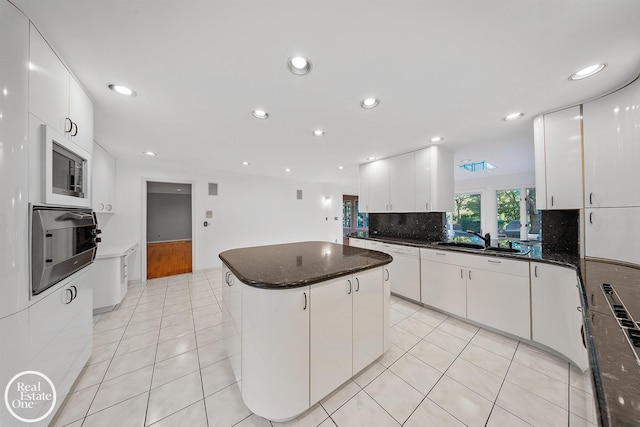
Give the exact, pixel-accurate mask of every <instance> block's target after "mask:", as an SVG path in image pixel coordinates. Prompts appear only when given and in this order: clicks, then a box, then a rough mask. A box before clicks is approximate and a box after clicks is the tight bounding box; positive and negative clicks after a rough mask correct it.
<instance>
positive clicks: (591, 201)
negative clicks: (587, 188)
mask: <svg viewBox="0 0 640 427" xmlns="http://www.w3.org/2000/svg"><path fill="white" fill-rule="evenodd" d="M589 204H590V205H592V204H593V193H589Z"/></svg>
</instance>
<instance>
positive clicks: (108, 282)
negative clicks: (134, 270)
mask: <svg viewBox="0 0 640 427" xmlns="http://www.w3.org/2000/svg"><path fill="white" fill-rule="evenodd" d="M137 247H138V244H137V243H136V244H134V245H123V246H120V247H116V248H111V249H110V248H109V247H105V246H103V244H100V245H98V253H97V255H96V260H95V261H94V263H93V309H94V310H95V311H96V312H104V311H108V310H111V309H113V307H114V306H115V305H116V304H120V302H121V301H122V299H123V298H124V296H125V295H126V294H127V289H128V284H129V256H130V255H131V254H133V252H134V251H135V250H136V248H137Z"/></svg>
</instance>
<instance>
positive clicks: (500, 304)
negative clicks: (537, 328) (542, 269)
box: [467, 256, 531, 339]
mask: <svg viewBox="0 0 640 427" xmlns="http://www.w3.org/2000/svg"><path fill="white" fill-rule="evenodd" d="M469 260H470V261H471V264H470V265H469V267H468V270H467V318H468V319H469V320H473V321H475V322H478V323H482V324H484V325H487V326H489V327H492V328H495V329H497V330H500V331H504V332H507V333H510V334H513V335H516V336H519V337H522V338H525V339H531V305H530V290H529V263H528V262H522V261H514V260H508V259H504V258H498V257H482V256H477V257H472V258H469Z"/></svg>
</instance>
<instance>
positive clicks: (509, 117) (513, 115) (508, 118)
mask: <svg viewBox="0 0 640 427" xmlns="http://www.w3.org/2000/svg"><path fill="white" fill-rule="evenodd" d="M522 116H524V113H520V112H518V113H511V114H508V115H507V116H505V118H504V119H502V120H504V121H505V122H510V121H511V120H516V119H519V118H520V117H522Z"/></svg>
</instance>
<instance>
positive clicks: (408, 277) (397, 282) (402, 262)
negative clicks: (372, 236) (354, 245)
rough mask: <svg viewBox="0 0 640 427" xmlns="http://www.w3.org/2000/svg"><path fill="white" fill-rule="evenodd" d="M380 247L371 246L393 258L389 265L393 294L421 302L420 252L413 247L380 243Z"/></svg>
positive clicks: (370, 247)
mask: <svg viewBox="0 0 640 427" xmlns="http://www.w3.org/2000/svg"><path fill="white" fill-rule="evenodd" d="M378 245H379V246H369V242H367V249H374V250H378V251H381V252H384V253H386V254H389V255H391V256H392V257H393V262H391V264H389V265H387V267H389V270H390V272H391V275H392V276H393V279H392V280H391V292H393V293H394V294H396V295H400V296H402V297H405V298H409V299H412V300H414V301H417V302H419V301H420V250H419V249H418V248H414V247H411V246H402V245H391V244H389V243H378Z"/></svg>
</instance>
